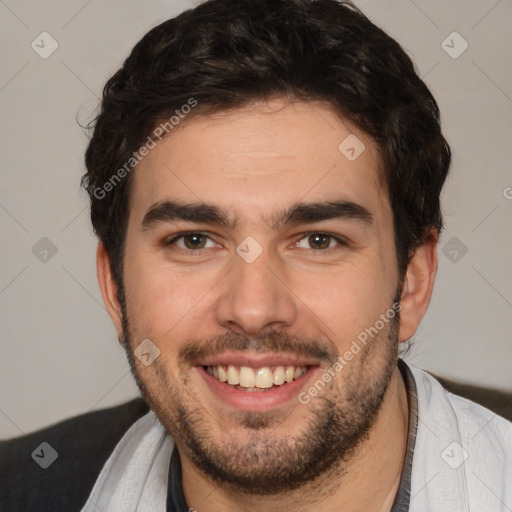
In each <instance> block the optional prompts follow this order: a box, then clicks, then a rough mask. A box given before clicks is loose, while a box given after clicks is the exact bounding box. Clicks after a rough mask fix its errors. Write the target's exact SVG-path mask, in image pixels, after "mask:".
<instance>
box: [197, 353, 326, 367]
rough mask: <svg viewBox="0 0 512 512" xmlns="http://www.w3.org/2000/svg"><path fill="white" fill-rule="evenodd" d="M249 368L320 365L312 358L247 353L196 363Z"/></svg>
mask: <svg viewBox="0 0 512 512" xmlns="http://www.w3.org/2000/svg"><path fill="white" fill-rule="evenodd" d="M230 364H231V365H233V366H247V367H249V368H251V367H252V368H260V367H263V366H318V365H319V364H320V363H319V362H318V361H316V360H314V359H311V358H304V357H300V356H294V355H291V354H277V353H276V354H256V353H255V354H253V355H249V354H248V353H246V352H224V353H223V354H219V355H216V356H212V357H207V358H205V359H202V360H200V361H198V362H197V363H196V365H197V366H219V365H230Z"/></svg>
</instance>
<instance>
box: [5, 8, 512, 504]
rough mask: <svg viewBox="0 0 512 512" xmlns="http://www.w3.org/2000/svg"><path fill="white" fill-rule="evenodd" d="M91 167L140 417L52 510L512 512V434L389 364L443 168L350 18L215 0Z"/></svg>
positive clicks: (426, 100)
mask: <svg viewBox="0 0 512 512" xmlns="http://www.w3.org/2000/svg"><path fill="white" fill-rule="evenodd" d="M86 165H87V173H86V175H85V176H84V179H83V184H84V186H85V188H86V189H87V191H88V192H89V194H90V197H91V219H92V223H93V226H94V229H95V232H96V233H97V235H98V237H99V240H100V242H99V246H98V253H97V265H98V279H99V284H100V288H101V291H102V295H103V299H104V302H105V305H106V307H107V309H108V312H109V314H110V316H111V318H112V321H113V322H114V325H115V327H116V329H117V332H118V335H119V340H120V342H121V344H122V345H123V347H124V348H125V349H126V353H127V355H128V359H129V362H130V365H131V368H132V372H133V374H134V377H135V379H136V381H137V383H138V386H139V388H140V390H141V393H142V395H143V398H144V400H145V402H146V403H147V404H148V405H149V407H150V410H149V412H146V411H144V413H143V414H142V413H137V414H136V415H135V416H136V418H134V419H132V420H131V421H130V422H129V425H128V426H129V428H128V426H127V427H126V429H125V430H124V431H122V432H121V433H120V434H119V435H118V434H116V435H117V438H116V441H115V443H114V444H113V445H111V446H110V448H109V450H108V454H107V456H106V458H105V463H104V464H103V463H102V467H100V468H98V470H97V471H96V472H95V474H94V478H93V481H92V482H90V483H87V486H86V489H85V490H86V492H84V488H83V487H80V485H81V484H80V483H79V482H75V479H76V480H80V478H81V467H82V466H81V462H82V464H83V466H84V467H89V466H90V464H91V462H90V461H89V458H94V457H89V456H88V455H87V453H86V450H85V449H84V450H83V452H80V450H79V451H78V453H79V454H80V456H76V454H75V458H76V459H77V460H76V461H75V463H74V464H75V465H74V466H73V470H74V471H76V475H74V476H73V479H71V478H66V479H65V480H64V481H60V482H59V481H58V480H55V485H56V486H59V489H60V490H59V491H58V492H55V494H56V495H57V494H60V495H61V498H60V500H61V501H59V502H58V503H60V504H61V505H59V506H61V507H64V506H66V507H68V508H66V510H70V509H71V508H70V507H73V506H75V504H76V503H77V502H78V501H80V500H81V501H80V507H79V508H78V510H80V509H81V510H83V511H87V512H88V511H97V510H99V511H102V512H107V511H109V512H110V511H123V512H126V511H135V510H137V511H142V510H169V511H180V512H181V511H186V510H197V511H199V512H201V511H203V510H204V511H215V512H224V511H226V512H227V511H234V510H237V511H239V510H265V511H268V510H270V511H273V510H276V511H277V510H279V511H285V512H286V511H289V510H297V509H304V510H325V511H335V510H336V511H338V510H342V509H343V510H350V511H363V510H364V511H380V512H384V511H386V512H387V511H393V512H397V511H405V510H412V511H422V512H423V511H426V510H429V511H436V512H437V511H450V512H452V511H459V510H460V511H463V510H464V511H465V510H479V511H480V510H482V511H483V510H485V511H493V512H494V511H501V510H503V511H504V510H511V509H512V485H511V484H512V457H511V455H510V453H511V451H510V450H511V448H512V424H511V423H510V422H508V421H506V420H505V419H503V418H500V417H499V416H497V415H495V414H493V413H492V412H490V411H489V410H487V409H484V408H483V407H480V406H478V405H476V404H474V403H472V402H470V401H468V400H465V399H463V398H460V397H457V396H455V395H452V394H450V393H448V392H447V391H445V390H444V389H443V387H442V386H441V385H440V384H439V382H437V381H436V380H435V379H434V378H433V377H431V376H429V375H428V374H426V373H425V372H423V371H421V370H419V369H416V368H413V367H410V366H408V365H407V364H405V363H404V362H403V361H402V360H398V352H399V347H400V343H405V342H406V341H407V340H408V339H410V338H411V337H412V335H413V334H414V333H415V332H416V330H417V328H418V325H419V323H420V321H421V319H422V317H423V316H424V314H425V312H426V310H427V308H428V305H429V301H430V297H431V294H432V290H433V285H434V279H435V275H436V268H437V255H436V246H437V240H438V237H439V233H440V231H441V229H442V216H441V212H440V205H439V195H440V192H441V189H442V186H443V183H444V181H445V178H446V175H447V172H448V169H449V166H450V150H449V147H448V145H447V143H446V141H445V139H444V138H443V136H442V134H441V130H440V126H439V112H438V107H437V105H436V102H435V100H434V98H433V97H432V95H431V94H430V92H429V91H428V89H427V87H426V86H425V84H424V83H423V82H422V81H421V80H420V79H419V77H418V76H417V74H416V73H415V71H414V68H413V65H412V63H411V61H410V59H409V58H408V57H407V55H406V54H405V53H404V52H403V50H402V49H401V48H400V47H399V45H398V44H397V43H396V42H395V41H393V40H392V39H391V38H390V37H389V36H387V35H386V34H384V33H383V32H382V31H381V30H380V29H379V28H377V27H376V26H375V25H373V24H372V23H371V22H370V21H369V20H368V19H367V18H365V17H364V16H363V15H362V14H361V13H360V12H359V11H358V10H357V9H356V8H355V7H354V6H352V5H350V4H347V3H339V2H336V1H335V0H210V1H209V2H206V3H203V4H201V5H199V6H198V7H196V8H195V9H193V10H190V11H187V12H185V13H183V14H182V15H180V16H178V17H177V18H175V19H172V20H169V21H167V22H165V23H163V24H162V25H160V26H158V27H156V28H155V29H153V30H152V31H150V32H149V33H148V34H147V35H146V36H145V37H144V38H143V39H142V40H141V41H140V42H139V43H138V44H137V45H136V46H135V48H134V49H133V51H132V53H131V55H130V57H129V58H128V59H127V60H126V61H125V63H124V65H123V67H122V68H121V69H120V70H119V71H118V72H117V73H116V74H115V75H114V76H113V77H112V78H111V79H110V80H109V81H108V83H107V85H106V87H105V90H104V95H103V101H102V108H101V113H100V115H99V116H98V118H97V120H96V123H95V125H94V133H93V137H92V139H91V141H90V144H89V147H88V150H87V153H86ZM109 418H110V417H109ZM104 419H105V417H104ZM83 421H87V420H86V419H84V420H83ZM118 421H119V420H118V419H117V420H116V419H113V420H112V424H113V425H114V426H113V428H114V430H116V432H117V430H118V429H119V428H118V426H117V425H118ZM82 424H83V422H82ZM79 425H80V423H76V424H75V426H76V427H77V428H80V427H79ZM110 425H111V424H110V423H109V422H105V423H104V425H103V428H99V429H98V428H97V427H96V430H90V431H87V430H85V431H83V435H84V436H87V437H88V438H89V439H88V441H87V446H88V447H89V449H91V446H92V447H93V448H92V449H93V450H94V446H95V444H94V439H96V436H101V435H104V436H106V437H108V436H109V435H111V434H109V433H108V432H105V431H107V430H109V429H110ZM70 432H71V430H70ZM48 435H49V436H51V435H52V432H48ZM69 435H71V434H69ZM73 436H74V437H75V438H76V437H77V434H76V430H74V431H73ZM91 437H92V438H93V440H91V439H90V438H91ZM113 437H115V436H113ZM55 442H58V441H55ZM75 442H76V443H78V441H75ZM98 442H99V443H101V441H98ZM49 444H50V445H51V444H52V443H51V442H49ZM8 449H9V450H11V452H9V453H12V450H14V449H15V448H12V447H10V448H8ZM57 451H58V450H57ZM102 456H103V455H102ZM82 458H83V460H82ZM56 466H57V465H56ZM56 471H58V469H56ZM33 481H34V482H35V483H34V484H32V483H31V485H36V486H37V480H36V479H34V480H33ZM71 482H72V483H71ZM11 484H12V482H11ZM79 487H80V490H79V491H78V490H77V489H78V488H79ZM21 494H22V493H18V497H17V499H18V502H17V503H18V504H20V503H23V505H17V506H18V507H19V508H18V509H19V510H22V509H23V510H26V509H29V508H28V506H27V505H26V504H27V503H28V502H27V501H23V500H24V499H25V498H24V497H23V496H22V495H21ZM62 495H64V496H73V500H71V498H70V500H69V501H66V499H67V498H62ZM77 495H79V499H77V498H76V497H77ZM52 499H53V498H52ZM10 503H14V501H11V502H10ZM55 503H57V502H55ZM62 504H65V505H62ZM25 506H26V507H27V508H22V507H25ZM54 507H55V505H54ZM30 509H31V510H33V509H34V506H33V505H32V504H31V505H30Z"/></svg>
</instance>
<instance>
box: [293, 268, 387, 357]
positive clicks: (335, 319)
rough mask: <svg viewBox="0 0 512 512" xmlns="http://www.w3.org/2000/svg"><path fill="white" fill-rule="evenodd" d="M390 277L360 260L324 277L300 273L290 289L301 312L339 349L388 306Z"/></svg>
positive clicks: (384, 311)
mask: <svg viewBox="0 0 512 512" xmlns="http://www.w3.org/2000/svg"><path fill="white" fill-rule="evenodd" d="M390 277H392V276H390V273H389V272H388V273H385V272H383V271H382V269H381V268H380V265H378V264H375V262H374V264H373V265H369V264H368V262H364V261H360V262H358V263H357V264H353V265H347V266H345V267H339V268H337V269H336V270H333V271H332V272H329V273H327V274H326V273H323V274H315V275H310V276H308V275H307V274H303V275H302V276H301V278H300V279H297V281H296V283H295V284H294V285H292V286H291V288H292V289H293V290H294V291H295V293H296V295H297V297H299V298H300V299H301V301H302V302H303V306H302V311H303V313H304V314H305V315H307V316H309V317H310V318H312V320H313V322H315V323H317V324H318V327H319V329H321V331H322V332H325V334H326V336H328V337H329V338H330V339H331V340H332V341H333V342H334V343H335V344H336V345H337V347H338V350H341V349H343V348H344V347H345V346H347V345H350V343H351V340H352V339H354V338H356V337H357V335H358V334H359V333H361V332H362V331H364V330H365V329H367V328H369V327H371V326H373V325H375V322H376V321H377V320H379V318H380V315H381V314H385V313H386V311H387V310H388V309H389V308H390V307H391V305H392V304H391V302H392V297H393V291H394V282H393V281H392V280H391V279H390ZM317 320H319V321H317Z"/></svg>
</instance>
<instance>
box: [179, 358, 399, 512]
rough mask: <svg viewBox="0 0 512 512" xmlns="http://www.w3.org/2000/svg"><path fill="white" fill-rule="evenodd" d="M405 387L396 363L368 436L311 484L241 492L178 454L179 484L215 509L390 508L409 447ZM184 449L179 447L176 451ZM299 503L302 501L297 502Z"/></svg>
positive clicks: (375, 511) (201, 505) (356, 511)
mask: <svg viewBox="0 0 512 512" xmlns="http://www.w3.org/2000/svg"><path fill="white" fill-rule="evenodd" d="M408 420H409V412H408V406H407V393H406V390H405V385H404V382H403V379H402V376H401V374H400V371H399V370H398V368H396V369H395V372H394V373H393V377H392V379H391V382H390V385H389V387H388V390H387V392H386V395H385V397H384V400H383V402H382V406H381V409H380V412H379V415H378V418H377V421H376V423H375V424H374V426H373V428H372V430H371V431H370V433H369V436H368V437H367V438H366V439H365V441H364V442H363V443H362V444H361V445H360V446H359V447H358V451H357V453H355V454H354V455H353V457H352V458H351V459H350V460H349V461H348V462H345V463H344V464H343V467H339V466H337V467H334V468H332V469H331V470H330V471H329V472H328V473H325V474H323V475H322V476H321V477H319V478H317V479H316V480H315V481H314V482H312V483H311V484H308V485H307V486H304V487H303V488H301V489H299V490H297V491H294V492H293V495H292V493H290V492H288V493H283V494H280V495H276V496H254V495H247V494H240V493H237V492H235V491H231V490H229V489H225V488H223V487H220V486H219V485H218V484H216V483H214V482H212V481H211V480H210V479H209V478H207V477H206V476H205V475H203V474H202V473H200V472H199V471H198V470H197V469H196V468H195V466H193V464H192V463H191V462H190V461H189V460H188V459H186V458H185V457H182V459H181V461H182V474H183V490H184V494H185V498H186V500H187V503H188V504H189V506H190V507H193V508H195V509H197V510H198V511H200V510H215V511H217V512H235V511H237V512H238V511H239V510H248V509H253V510H254V509H256V510H265V511H266V512H292V511H296V510H297V508H304V509H307V508H308V506H312V505H314V507H315V509H319V508H321V510H323V511H324V512H334V511H339V510H340V504H343V508H344V509H346V510H351V511H353V512H363V511H364V512H389V511H390V510H391V507H392V505H393V501H394V499H395V495H396V493H397V490H398V487H399V484H400V477H401V472H402V468H403V464H404V460H405V454H406V447H407V433H408V423H409V421H408ZM181 453H183V451H181V450H180V454H181ZM299 505H300V506H299Z"/></svg>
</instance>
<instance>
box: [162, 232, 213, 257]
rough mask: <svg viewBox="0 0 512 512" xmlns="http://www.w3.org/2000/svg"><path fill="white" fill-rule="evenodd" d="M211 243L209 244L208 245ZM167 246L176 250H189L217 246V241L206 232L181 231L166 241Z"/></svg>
mask: <svg viewBox="0 0 512 512" xmlns="http://www.w3.org/2000/svg"><path fill="white" fill-rule="evenodd" d="M208 244H209V245H208ZM164 245H165V247H167V248H169V249H171V250H174V251H176V252H180V251H181V252H189V251H194V250H200V249H209V248H212V247H215V245H216V244H215V242H214V241H213V240H212V239H211V238H210V237H209V236H208V235H205V234H204V233H198V232H189V233H180V234H178V235H176V236H175V237H174V238H172V239H171V240H168V241H166V242H165V243H164Z"/></svg>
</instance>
